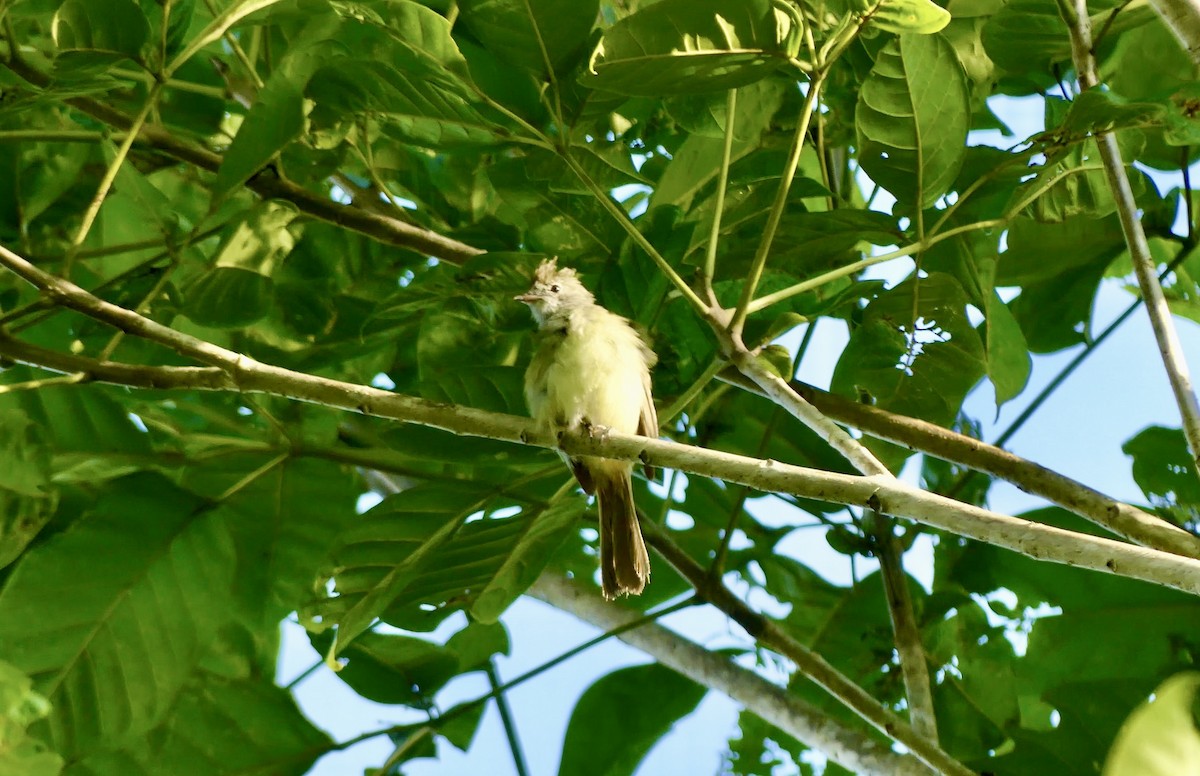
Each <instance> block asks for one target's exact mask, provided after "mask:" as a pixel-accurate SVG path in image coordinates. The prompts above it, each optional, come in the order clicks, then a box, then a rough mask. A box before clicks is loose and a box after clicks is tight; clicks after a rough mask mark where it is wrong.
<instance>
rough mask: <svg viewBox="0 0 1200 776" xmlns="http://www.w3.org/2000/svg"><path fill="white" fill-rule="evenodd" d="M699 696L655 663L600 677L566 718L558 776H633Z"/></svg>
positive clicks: (690, 683)
mask: <svg viewBox="0 0 1200 776" xmlns="http://www.w3.org/2000/svg"><path fill="white" fill-rule="evenodd" d="M705 692H706V689H705V688H704V687H702V686H700V685H698V684H696V683H695V682H693V681H692V680H691V679H687V678H685V677H683V676H680V675H679V674H677V673H675V672H674V671H672V670H671V669H669V668H666V667H665V666H661V665H658V664H657V663H651V664H650V665H643V666H631V667H629V668H621V669H618V670H616V671H613V672H612V673H611V674H608V675H607V676H602V677H601V678H599V679H597V680H596V682H595V683H594V684H592V686H591V687H589V688H587V689H586V690H584V692H583V695H582V696H581V697H580V698H579V702H578V703H576V704H575V709H574V711H572V712H571V721H570V722H568V723H567V734H566V736H565V738H564V739H563V753H562V759H561V760H560V761H559V766H558V772H559V775H560V776H629V775H631V774H633V772H634V771H635V770H637V766H638V763H640V762H641V761H642V759H643V758H645V756H646V754H647V753H648V752H649V751H650V748H651V747H652V746H654V744H656V743H657V742H658V740H659V739H660V738H662V737H663V736H664V735H666V734H667V732H668V731H669V730H670V729H671V727H672V726H673V725H674V724H675V723H676V722H678V721H679V720H680V719H682V718H683V717H685V716H687V715H688V714H690V713H691V712H692V711H693V710H694V709H695V708H696V706H698V705H699V704H700V701H701V700H702V699H703V698H704V694H705ZM613 742H620V745H619V746H614V745H613Z"/></svg>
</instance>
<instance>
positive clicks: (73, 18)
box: [51, 0, 150, 59]
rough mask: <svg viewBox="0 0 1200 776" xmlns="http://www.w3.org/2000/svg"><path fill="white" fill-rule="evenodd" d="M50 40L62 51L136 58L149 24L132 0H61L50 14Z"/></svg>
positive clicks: (138, 55) (146, 34)
mask: <svg viewBox="0 0 1200 776" xmlns="http://www.w3.org/2000/svg"><path fill="white" fill-rule="evenodd" d="M51 33H52V34H53V35H54V42H55V43H57V44H58V47H59V49H61V50H62V51H93V52H105V53H112V54H119V55H121V56H122V57H129V58H130V59H139V58H140V56H141V50H142V46H143V45H144V44H145V43H146V39H147V37H148V36H149V34H150V26H149V24H148V23H147V22H146V16H145V15H144V14H143V13H142V9H141V8H139V7H138V5H137V3H135V2H133V0H105V2H104V3H93V2H88V0H65V2H64V3H63V4H62V5H60V6H59V7H58V11H57V12H56V13H55V14H54V21H53V23H52V26H51Z"/></svg>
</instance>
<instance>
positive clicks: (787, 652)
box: [642, 521, 971, 774]
mask: <svg viewBox="0 0 1200 776" xmlns="http://www.w3.org/2000/svg"><path fill="white" fill-rule="evenodd" d="M642 527H643V529H644V530H645V532H646V539H647V541H648V542H649V543H650V545H651V546H652V547H654V549H656V550H657V551H658V552H659V553H661V554H662V556H663V557H664V558H666V559H667V562H669V563H670V564H671V565H672V566H674V567H675V568H676V570H678V571H679V573H680V574H682V575H683V577H684V579H686V580H687V581H688V582H689V583H691V585H692V587H693V588H695V590H696V594H697V595H699V596H700V597H702V598H703V599H704V600H706V601H708V602H709V603H710V604H712V605H713V606H715V607H717V608H718V609H720V610H721V611H722V612H724V613H725V614H727V615H729V617H730V618H731V619H732V620H733V621H734V622H736V623H737V624H738V625H741V626H742V627H743V628H744V629H745V630H746V632H747V633H748V634H750V636H751V638H753V639H754V640H755V641H758V642H759V643H761V644H763V645H765V646H767V647H769V648H770V649H772V650H774V651H776V652H778V653H779V654H781V655H783V656H784V657H786V658H788V659H789V660H791V661H792V662H793V663H795V664H796V668H797V670H798V671H799V672H800V673H801V674H803V675H804V676H806V677H807V678H808V679H810V680H812V681H813V682H814V683H816V684H817V685H818V686H819V687H821V688H822V689H824V690H825V691H826V692H828V693H829V694H830V695H832V696H833V697H834V698H837V699H838V700H839V701H841V702H842V703H843V704H845V706H846V707H847V708H849V709H850V710H851V711H853V712H854V713H855V714H857V715H858V716H859V717H861V718H862V719H863V720H864V721H865V722H867V723H869V724H870V725H871V726H873V727H874V728H875V729H876V730H879V731H880V732H881V733H883V734H884V735H886V736H888V737H889V738H891V739H892V740H894V741H897V742H898V743H900V744H903V745H904V746H905V747H907V748H908V749H909V750H910V751H912V752H913V753H914V754H915V755H917V757H919V758H921V760H922V761H923V762H925V763H926V764H928V765H929V766H930V767H932V768H934V769H935V770H937V771H938V772H939V773H943V774H970V773H971V772H970V771H969V770H967V769H966V768H965V767H963V765H962V764H961V763H959V762H958V761H957V760H955V759H954V758H953V757H951V756H950V755H948V754H946V753H945V752H944V751H942V750H941V749H940V748H939V747H938V745H937V744H936V743H935V742H933V741H931V740H930V739H929V738H926V737H923V736H921V735H918V734H917V733H916V732H915V731H914V730H913V729H912V728H911V727H909V726H908V724H907V723H905V722H904V720H903V719H901V718H900V716H899V715H897V714H896V713H895V712H894V711H892V710H891V709H889V708H887V707H885V706H883V705H881V704H880V703H879V701H877V700H876V699H875V698H873V697H871V695H870V694H869V693H867V691H866V690H864V689H862V688H861V687H859V686H858V685H857V684H855V683H854V682H852V681H850V679H849V678H847V677H846V675H845V674H843V673H842V672H841V671H838V670H837V669H836V668H834V667H833V666H832V665H830V664H829V662H828V661H827V660H825V658H823V657H821V655H819V654H817V653H816V652H814V651H813V650H811V649H809V648H808V647H807V646H805V645H804V644H802V643H800V642H799V641H797V640H796V639H795V638H794V637H793V636H792V635H791V634H790V633H788V632H787V631H786V630H784V629H783V628H781V627H780V626H779V625H778V624H777V623H776V622H775V621H774V620H771V619H769V618H767V617H764V616H763V615H761V614H759V613H758V612H756V611H754V610H753V609H751V608H750V607H749V606H748V605H747V604H746V603H745V602H744V601H742V600H741V599H740V598H738V597H737V596H735V595H734V594H733V593H732V592H731V591H730V590H729V588H727V587H726V586H725V585H724V583H723V582H722V581H721V580H720V579H719V578H714V577H713V576H712V575H710V574H709V573H708V572H707V571H706V570H705V569H704V568H703V567H702V566H701V565H700V564H699V563H697V562H696V561H694V560H692V558H691V556H689V555H688V554H687V553H686V552H684V551H683V550H682V549H681V548H680V547H679V546H678V545H677V544H675V543H674V542H673V541H671V539H670V537H669V536H667V534H666V532H665V531H664V530H663V529H662V528H660V527H659V526H658V525H656V524H654V523H651V522H649V521H644V522H643V524H642Z"/></svg>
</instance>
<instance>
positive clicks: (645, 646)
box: [529, 574, 961, 776]
mask: <svg viewBox="0 0 1200 776" xmlns="http://www.w3.org/2000/svg"><path fill="white" fill-rule="evenodd" d="M529 594H530V595H532V596H533V597H535V598H538V599H540V600H542V601H545V602H546V603H548V604H550V605H551V606H555V607H557V608H559V609H562V610H564V611H567V612H570V613H571V614H574V615H575V616H576V617H578V618H580V619H581V620H584V621H586V622H589V623H591V624H592V625H595V626H596V627H598V628H602V629H604V630H613V629H614V628H617V627H620V626H622V625H625V624H627V623H629V622H632V621H633V620H636V619H637V618H638V615H637V614H636V613H635V612H631V611H628V610H627V609H625V608H624V607H621V606H617V605H616V604H612V603H609V602H606V601H603V600H602V599H601V598H600V597H599V596H597V595H595V594H592V593H588V592H587V591H585V590H583V589H582V588H581V587H580V586H579V585H578V584H575V583H571V582H568V581H567V580H565V579H562V578H560V577H558V576H555V575H551V574H543V575H542V576H541V577H539V578H538V580H537V582H535V583H534V584H533V587H531V588H530V589H529ZM618 638H619V639H621V640H622V641H624V642H626V643H627V644H629V645H631V646H633V647H636V648H637V649H640V650H642V651H643V652H645V653H646V654H648V655H650V656H651V657H653V658H654V659H655V660H657V661H658V662H660V663H662V664H663V665H665V666H668V667H670V668H673V669H675V670H676V671H678V672H679V673H681V674H683V675H684V676H686V677H688V678H690V679H692V680H694V681H696V682H698V683H700V684H702V685H704V686H705V687H711V688H712V689H714V690H717V691H719V692H722V693H724V694H725V695H727V696H729V697H730V698H732V699H733V700H735V701H737V702H738V703H740V704H742V705H743V706H745V707H746V708H747V709H749V710H750V711H752V712H754V713H755V714H757V715H758V716H760V717H762V718H763V719H765V720H766V721H767V722H770V723H771V724H772V725H775V726H776V727H778V728H779V729H781V730H783V731H784V732H786V733H789V734H790V735H793V736H795V737H796V738H798V739H800V740H801V741H804V742H805V743H806V744H809V745H810V746H812V747H814V748H816V749H819V750H820V751H821V752H822V753H823V754H825V755H826V756H828V757H829V758H830V759H831V760H833V761H834V762H836V763H838V764H839V765H841V766H842V767H844V768H847V769H849V770H851V771H853V772H854V773H859V774H864V775H867V776H870V775H872V774H878V776H917V775H918V774H920V775H921V776H925V775H926V774H931V773H934V771H933V770H932V769H930V768H928V767H926V766H925V765H924V764H922V763H921V762H920V761H919V760H917V759H916V758H915V757H913V756H912V755H904V754H896V753H895V752H893V751H891V749H889V748H888V747H887V746H884V745H882V744H880V743H878V742H876V741H874V740H872V739H870V738H868V737H867V736H865V735H863V734H862V733H860V732H858V731H857V730H854V729H853V728H850V727H847V726H846V725H844V724H843V723H841V722H839V721H837V720H835V719H833V718H832V717H830V716H829V715H828V714H827V713H826V712H824V711H821V710H820V709H817V708H815V707H813V706H811V705H809V704H807V703H805V702H804V701H802V700H801V699H799V698H797V697H795V696H794V695H791V694H790V693H788V692H787V691H786V690H784V689H783V688H781V687H777V686H775V685H773V684H771V683H770V682H768V681H767V680H765V679H763V678H762V677H760V676H759V675H758V674H755V673H754V672H753V671H750V670H748V669H745V668H742V667H741V666H739V665H737V664H736V663H734V662H732V661H731V660H729V659H728V658H726V657H723V656H720V655H717V654H715V653H713V652H709V651H708V650H707V649H705V648H703V647H701V646H699V645H697V644H695V643H693V642H691V641H688V640H687V639H685V638H683V637H681V636H678V635H676V634H675V633H673V632H671V631H669V630H667V629H666V628H664V627H663V626H661V625H656V624H648V625H643V626H641V627H640V628H634V629H632V630H629V631H626V632H625V633H623V634H621V635H620V636H618ZM876 705H878V704H876ZM880 709H881V710H882V707H880ZM896 722H897V723H898V724H900V725H903V724H904V723H903V722H901V721H899V720H898V719H897V720H896ZM960 767H961V766H960Z"/></svg>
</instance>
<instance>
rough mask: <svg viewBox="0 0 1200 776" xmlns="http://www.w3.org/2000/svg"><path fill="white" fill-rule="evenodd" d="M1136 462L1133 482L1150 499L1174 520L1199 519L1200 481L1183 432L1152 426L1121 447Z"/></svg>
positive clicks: (1152, 503) (1190, 521) (1190, 520)
mask: <svg viewBox="0 0 1200 776" xmlns="http://www.w3.org/2000/svg"><path fill="white" fill-rule="evenodd" d="M1121 451H1122V452H1124V453H1125V454H1126V455H1128V456H1129V457H1130V458H1132V459H1133V479H1134V482H1136V483H1137V484H1138V487H1139V488H1141V489H1142V493H1145V494H1146V498H1147V500H1149V502H1150V504H1151V505H1153V506H1154V507H1155V508H1156V509H1158V510H1159V511H1160V512H1163V513H1164V514H1165V515H1167V516H1168V517H1169V518H1170V519H1171V520H1174V521H1175V522H1177V523H1179V524H1181V525H1186V524H1190V523H1195V522H1196V521H1197V520H1200V478H1197V476H1196V462H1195V459H1194V458H1193V456H1192V454H1191V451H1190V450H1189V449H1188V444H1187V440H1186V439H1185V438H1184V436H1183V431H1182V430H1180V429H1177V428H1163V427H1162V426H1150V427H1148V428H1144V429H1142V430H1141V431H1139V432H1138V433H1137V434H1136V435H1135V436H1134V437H1133V438H1131V439H1129V440H1127V441H1126V442H1125V444H1123V445H1121Z"/></svg>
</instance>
